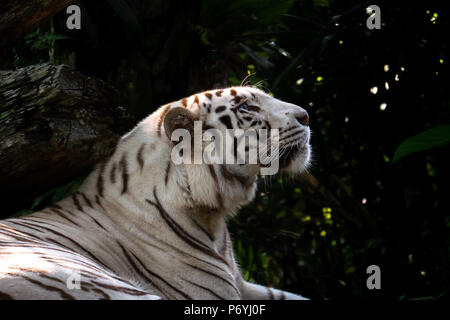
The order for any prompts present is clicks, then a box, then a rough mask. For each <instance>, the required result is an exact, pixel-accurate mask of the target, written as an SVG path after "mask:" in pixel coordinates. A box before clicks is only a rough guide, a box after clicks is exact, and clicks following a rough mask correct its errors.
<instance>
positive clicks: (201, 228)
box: [191, 218, 214, 242]
mask: <svg viewBox="0 0 450 320" xmlns="http://www.w3.org/2000/svg"><path fill="white" fill-rule="evenodd" d="M191 220H192V222H194V225H195V226H196V227H197V228H198V229H199V230H200V231H202V232H203V233H204V234H206V236H207V237H208V238H209V240H211V241H213V242H214V237H213V236H212V235H211V234H210V233H209V232H208V231H207V230H206V229H205V228H203V226H202V225H201V224H200V223H198V222H197V220H195V219H193V218H191Z"/></svg>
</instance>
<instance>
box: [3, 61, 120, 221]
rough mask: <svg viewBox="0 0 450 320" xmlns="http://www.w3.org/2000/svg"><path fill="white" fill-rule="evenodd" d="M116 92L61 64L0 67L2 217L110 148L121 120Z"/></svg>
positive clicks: (87, 166)
mask: <svg viewBox="0 0 450 320" xmlns="http://www.w3.org/2000/svg"><path fill="white" fill-rule="evenodd" d="M116 97H117V94H116V91H115V90H114V89H112V88H110V87H108V86H107V85H106V84H105V83H104V82H103V81H101V80H98V79H93V78H89V77H86V76H84V75H82V74H80V73H79V72H77V71H76V70H74V69H72V68H70V67H68V66H65V65H60V66H55V65H52V64H49V63H46V64H40V65H34V66H30V67H26V68H22V69H19V70H16V71H0V141H1V142H0V203H1V204H2V211H1V213H0V218H1V217H3V218H4V217H6V216H7V215H8V214H10V213H13V212H15V210H17V209H19V208H24V207H26V204H28V203H30V202H31V200H33V199H34V198H35V197H36V196H38V195H40V194H42V193H44V192H45V191H47V190H49V189H50V188H52V187H55V186H57V185H60V184H63V183H65V182H67V181H70V179H73V178H74V177H77V176H79V175H80V174H83V173H86V172H87V171H89V170H90V169H91V168H92V167H93V166H94V164H95V163H97V162H98V161H99V160H101V159H104V158H105V157H107V156H108V155H109V154H110V153H111V151H112V150H113V148H114V147H115V144H116V142H117V139H118V138H119V134H118V132H120V131H121V123H122V122H121V120H122V119H123V118H122V116H121V115H120V110H119V109H118V107H117V104H116Z"/></svg>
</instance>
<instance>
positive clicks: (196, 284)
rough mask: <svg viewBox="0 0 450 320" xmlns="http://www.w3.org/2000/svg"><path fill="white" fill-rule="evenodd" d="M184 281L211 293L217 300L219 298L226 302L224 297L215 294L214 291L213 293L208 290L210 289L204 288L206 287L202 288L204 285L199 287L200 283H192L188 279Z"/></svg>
mask: <svg viewBox="0 0 450 320" xmlns="http://www.w3.org/2000/svg"><path fill="white" fill-rule="evenodd" d="M183 280H184V281H186V282H188V283H190V284H191V285H193V286H196V287H197V288H200V289H203V290H205V291H208V292H209V293H211V294H212V295H213V296H215V297H216V298H218V299H220V300H226V299H225V298H224V297H222V296H219V295H218V294H217V293H215V292H214V291H212V290H211V289H210V288H208V287H204V286H202V285H199V284H198V283H195V282H192V281H190V280H187V279H183Z"/></svg>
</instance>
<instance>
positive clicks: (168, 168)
mask: <svg viewBox="0 0 450 320" xmlns="http://www.w3.org/2000/svg"><path fill="white" fill-rule="evenodd" d="M170 168H171V161H170V160H169V161H168V162H167V167H166V176H165V177H164V182H165V184H166V186H167V183H168V182H169V174H170Z"/></svg>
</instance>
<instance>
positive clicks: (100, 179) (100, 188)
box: [97, 161, 106, 197]
mask: <svg viewBox="0 0 450 320" xmlns="http://www.w3.org/2000/svg"><path fill="white" fill-rule="evenodd" d="M105 166H106V161H103V162H102V164H101V165H100V171H99V173H98V177H97V192H98V194H99V195H100V197H103V189H104V185H103V172H104V171H105Z"/></svg>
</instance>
